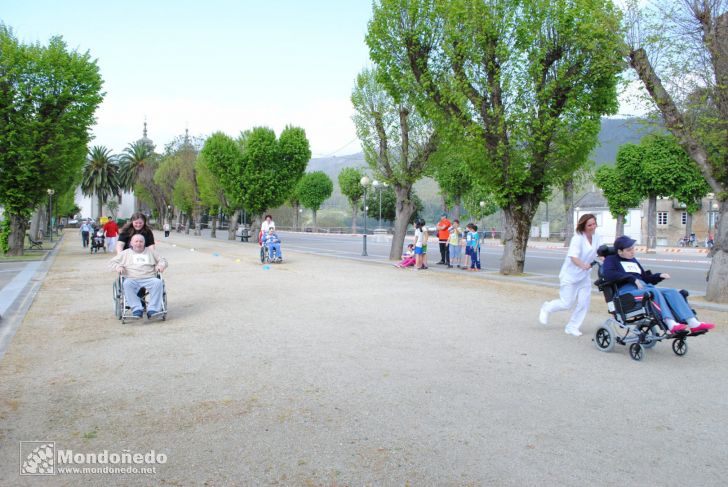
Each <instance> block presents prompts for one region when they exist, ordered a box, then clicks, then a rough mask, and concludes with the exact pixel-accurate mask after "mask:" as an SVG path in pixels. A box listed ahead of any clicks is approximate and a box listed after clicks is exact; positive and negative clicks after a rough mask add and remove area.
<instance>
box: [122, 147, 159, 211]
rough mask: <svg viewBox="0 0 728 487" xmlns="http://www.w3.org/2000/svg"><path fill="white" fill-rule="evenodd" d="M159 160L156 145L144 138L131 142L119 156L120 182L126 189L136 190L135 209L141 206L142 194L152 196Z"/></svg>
mask: <svg viewBox="0 0 728 487" xmlns="http://www.w3.org/2000/svg"><path fill="white" fill-rule="evenodd" d="M157 162H158V161H157V157H156V154H155V153H154V147H152V146H151V145H149V143H148V142H147V141H145V140H143V139H142V140H137V141H136V142H131V143H130V144H129V145H127V146H126V147H125V148H124V151H123V152H122V154H121V156H120V157H119V183H120V184H121V187H122V189H124V190H125V191H134V211H137V210H139V208H140V206H141V204H140V197H139V196H140V194H142V193H146V194H147V195H148V196H151V191H150V188H151V186H152V185H153V184H154V172H155V171H156V169H157Z"/></svg>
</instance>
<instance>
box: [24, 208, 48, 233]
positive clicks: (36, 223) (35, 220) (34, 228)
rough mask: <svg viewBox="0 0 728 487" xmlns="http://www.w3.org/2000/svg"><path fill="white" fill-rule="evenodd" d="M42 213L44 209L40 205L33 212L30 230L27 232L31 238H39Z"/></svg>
mask: <svg viewBox="0 0 728 487" xmlns="http://www.w3.org/2000/svg"><path fill="white" fill-rule="evenodd" d="M43 213H45V211H44V210H43V207H42V206H41V207H39V208H38V209H37V210H35V212H33V216H32V217H31V219H30V230H29V231H28V232H29V234H30V236H31V237H33V240H40V238H39V235H40V227H41V222H42V221H43V220H44V218H43Z"/></svg>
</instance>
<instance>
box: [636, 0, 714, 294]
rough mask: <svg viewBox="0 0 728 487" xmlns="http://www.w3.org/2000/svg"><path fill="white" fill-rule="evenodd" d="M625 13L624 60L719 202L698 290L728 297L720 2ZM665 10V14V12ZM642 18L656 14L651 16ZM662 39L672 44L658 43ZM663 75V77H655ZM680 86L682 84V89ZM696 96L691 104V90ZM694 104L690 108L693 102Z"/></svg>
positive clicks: (684, 0)
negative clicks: (707, 264) (708, 258)
mask: <svg viewBox="0 0 728 487" xmlns="http://www.w3.org/2000/svg"><path fill="white" fill-rule="evenodd" d="M655 3H656V4H655V5H654V6H653V7H654V8H653V9H652V10H650V8H651V7H649V6H648V7H646V10H643V11H640V10H639V8H637V7H636V6H633V8H632V9H631V10H630V11H629V12H628V13H629V15H628V16H627V19H628V26H629V31H628V33H627V42H628V43H629V50H628V60H629V64H630V66H631V67H632V68H633V69H634V72H635V73H636V75H637V77H638V78H639V80H640V81H641V82H642V84H643V85H644V87H645V89H646V90H647V93H648V94H649V97H650V99H651V100H652V102H654V105H655V107H656V108H657V110H658V111H659V113H660V115H661V116H662V119H663V121H664V123H665V126H666V127H667V129H668V130H669V131H670V132H671V133H672V134H673V135H674V136H675V137H676V138H677V140H678V141H679V143H680V145H681V146H682V147H683V149H684V150H685V152H686V153H687V154H688V155H689V156H690V158H691V159H692V160H693V162H694V163H695V164H696V165H697V167H698V168H699V169H700V172H701V173H702V175H703V177H704V178H705V180H706V181H707V183H708V185H709V186H710V188H711V190H712V191H713V192H714V193H715V195H716V198H717V199H718V201H719V205H720V206H719V210H718V212H719V215H718V228H717V231H716V233H715V237H714V242H715V244H714V246H713V248H712V250H711V253H712V260H711V266H710V271H709V272H708V286H707V289H706V294H705V297H706V299H707V300H709V301H719V302H724V303H725V302H728V169H727V168H728V149H727V147H728V28H726V21H727V19H728V17H727V15H728V13H727V10H728V2H726V1H725V0H681V1H679V2H664V1H659V2H655ZM666 11H667V12H670V13H671V15H665V12H666ZM650 19H659V22H657V23H651V22H650ZM664 46H672V49H670V50H666V49H665V48H664ZM663 80H664V81H663ZM686 87H687V89H686ZM698 93H702V96H697V99H698V100H699V103H697V104H696V103H695V100H696V94H698ZM696 106H697V107H699V109H698V110H696V109H695V108H696Z"/></svg>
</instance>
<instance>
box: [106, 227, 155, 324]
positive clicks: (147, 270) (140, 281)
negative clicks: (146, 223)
mask: <svg viewBox="0 0 728 487" xmlns="http://www.w3.org/2000/svg"><path fill="white" fill-rule="evenodd" d="M110 266H111V269H112V270H113V271H114V272H117V273H118V274H119V275H120V276H123V277H124V279H123V292H124V297H125V299H126V302H127V304H128V306H129V307H130V308H131V311H132V316H131V317H132V318H134V319H139V318H141V317H142V316H143V309H144V308H143V304H142V302H141V298H140V297H139V290H140V289H141V288H145V289H146V290H147V292H148V293H149V303H148V304H147V317H148V318H149V319H152V318H155V317H158V316H162V315H163V314H164V311H163V310H164V306H163V303H162V299H163V293H164V284H163V282H162V280H161V279H159V278H158V277H157V273H162V272H164V271H165V269H167V260H166V259H165V258H164V257H160V256H159V254H158V253H157V251H156V250H150V249H149V248H148V247H145V240H144V236H143V235H141V234H136V235H133V236H132V238H131V247H130V248H128V249H126V250H124V251H122V252H121V253H119V254H117V255H116V257H114V258H113V259H111V262H110Z"/></svg>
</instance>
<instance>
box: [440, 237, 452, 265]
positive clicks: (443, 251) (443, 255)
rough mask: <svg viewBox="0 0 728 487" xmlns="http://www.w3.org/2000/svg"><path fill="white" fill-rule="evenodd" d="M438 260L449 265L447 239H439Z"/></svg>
mask: <svg viewBox="0 0 728 487" xmlns="http://www.w3.org/2000/svg"><path fill="white" fill-rule="evenodd" d="M440 262H444V263H446V264H447V265H450V252H448V250H447V240H444V241H443V240H440Z"/></svg>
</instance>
